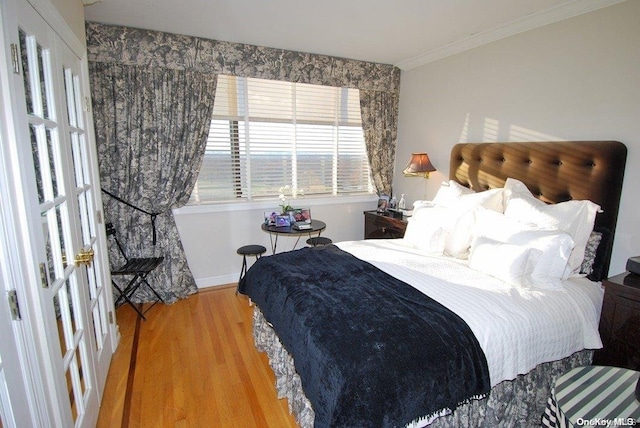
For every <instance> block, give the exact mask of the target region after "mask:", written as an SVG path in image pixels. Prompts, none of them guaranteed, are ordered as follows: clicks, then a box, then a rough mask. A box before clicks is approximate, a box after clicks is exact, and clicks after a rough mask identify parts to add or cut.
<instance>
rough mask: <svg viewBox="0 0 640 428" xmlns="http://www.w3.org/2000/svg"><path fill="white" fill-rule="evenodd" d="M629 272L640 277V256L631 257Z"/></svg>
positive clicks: (628, 263) (628, 264) (628, 261)
mask: <svg viewBox="0 0 640 428" xmlns="http://www.w3.org/2000/svg"><path fill="white" fill-rule="evenodd" d="M627 270H628V271H629V272H631V273H634V274H636V275H640V256H636V257H629V260H627Z"/></svg>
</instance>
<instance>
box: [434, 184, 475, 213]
mask: <svg viewBox="0 0 640 428" xmlns="http://www.w3.org/2000/svg"><path fill="white" fill-rule="evenodd" d="M472 193H474V192H473V190H471V189H469V188H468V187H464V186H463V185H461V184H459V183H458V182H456V181H453V180H449V181H448V182H447V181H443V182H442V184H441V185H440V188H439V189H438V193H436V196H435V197H434V198H433V204H434V205H437V206H440V207H448V206H449V205H451V204H453V203H455V202H456V201H457V200H458V198H459V197H460V196H462V195H470V194H472Z"/></svg>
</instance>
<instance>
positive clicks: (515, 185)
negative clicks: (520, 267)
mask: <svg viewBox="0 0 640 428" xmlns="http://www.w3.org/2000/svg"><path fill="white" fill-rule="evenodd" d="M505 189H506V192H507V195H508V196H507V205H506V207H505V211H504V214H505V215H506V216H507V217H510V218H513V219H517V220H519V221H524V222H529V223H534V224H536V225H538V226H541V227H544V228H547V229H557V230H562V231H564V232H566V233H568V234H569V235H570V236H571V238H572V239H573V241H574V244H575V246H574V248H573V251H572V252H571V256H570V257H569V270H570V272H571V273H573V274H577V273H579V271H580V266H581V265H582V260H583V259H584V250H585V247H586V246H587V241H588V240H589V235H590V234H591V231H592V230H593V224H594V222H595V218H596V214H597V213H598V211H599V210H600V206H599V205H597V204H595V203H593V202H591V201H587V200H583V201H576V200H572V201H567V202H561V203H558V204H552V205H547V204H545V203H544V202H542V201H540V200H539V199H536V198H535V197H534V196H533V195H532V194H531V192H530V191H529V190H528V189H527V188H526V186H524V184H523V183H522V182H520V181H518V180H515V179H513V178H509V179H507V181H506V183H505Z"/></svg>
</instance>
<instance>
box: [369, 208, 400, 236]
mask: <svg viewBox="0 0 640 428" xmlns="http://www.w3.org/2000/svg"><path fill="white" fill-rule="evenodd" d="M406 229H407V220H406V219H405V218H394V217H392V216H391V214H388V213H378V212H376V211H365V212H364V239H394V238H402V237H403V236H404V231H405V230H406Z"/></svg>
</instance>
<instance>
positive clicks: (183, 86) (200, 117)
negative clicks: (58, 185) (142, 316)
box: [89, 62, 217, 303]
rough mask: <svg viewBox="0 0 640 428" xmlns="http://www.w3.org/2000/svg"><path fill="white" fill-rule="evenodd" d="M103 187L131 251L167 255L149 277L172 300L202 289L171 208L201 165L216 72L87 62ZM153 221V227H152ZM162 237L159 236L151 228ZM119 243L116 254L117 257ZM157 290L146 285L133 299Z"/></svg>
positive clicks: (110, 216)
mask: <svg viewBox="0 0 640 428" xmlns="http://www.w3.org/2000/svg"><path fill="white" fill-rule="evenodd" d="M89 71H90V73H89V75H90V78H91V91H92V101H93V109H94V111H93V116H94V125H95V133H96V142H97V146H98V163H99V168H100V176H101V185H102V188H103V189H105V190H107V191H108V192H110V193H112V194H113V195H115V196H117V197H118V198H121V199H122V200H123V201H125V202H127V203H129V204H131V205H134V206H136V207H138V208H140V209H142V210H144V211H146V212H147V213H154V214H157V217H155V218H154V219H153V220H155V221H154V222H153V223H154V224H152V216H150V215H148V214H145V213H144V212H141V211H138V210H136V209H134V208H132V207H130V206H128V205H127V204H124V203H122V202H120V201H118V200H116V199H114V198H113V197H111V196H108V195H104V197H103V201H104V209H105V219H106V220H105V221H106V222H111V223H113V224H114V226H115V227H116V230H117V234H118V238H119V239H120V241H121V243H122V244H123V246H124V247H125V252H126V253H127V256H129V257H148V256H164V258H165V259H164V262H163V263H162V264H161V265H160V266H159V267H158V268H157V269H156V270H155V271H154V272H153V273H152V274H151V275H150V276H149V277H148V279H149V282H150V283H151V284H152V285H153V286H154V288H155V289H156V291H158V293H159V294H160V296H162V298H163V299H164V300H165V302H166V303H173V302H175V301H176V300H178V299H181V298H184V297H187V296H188V295H190V294H193V293H196V292H197V287H196V284H195V280H194V278H193V275H192V274H191V271H190V270H189V267H188V265H187V261H186V257H185V254H184V250H183V247H182V244H181V242H180V237H179V235H178V230H177V227H176V224H175V221H174V218H173V214H172V211H171V209H172V208H178V207H181V206H183V205H184V204H186V202H187V201H188V200H189V196H190V195H191V191H192V190H193V187H194V185H195V182H196V179H197V177H198V172H199V170H200V166H201V164H202V158H203V156H204V150H205V146H206V141H207V134H208V130H209V125H210V122H211V114H212V111H213V102H214V96H215V89H216V83H217V79H216V76H215V75H214V74H207V73H201V72H196V71H185V70H175V69H174V70H172V69H167V68H157V67H146V66H137V65H123V64H115V63H97V62H91V63H89ZM154 226H155V227H154ZM154 231H155V232H156V233H155V236H156V243H155V245H154V243H153V235H154ZM115 253H116V249H115V246H114V245H111V249H110V257H111V260H112V261H113V262H114V263H115V262H116V254H115ZM154 299H155V296H153V294H152V293H151V292H150V291H149V290H148V288H147V287H146V286H142V287H140V288H139V290H138V292H137V293H136V294H135V295H134V296H133V298H132V300H133V301H134V302H150V301H153V300H154Z"/></svg>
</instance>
